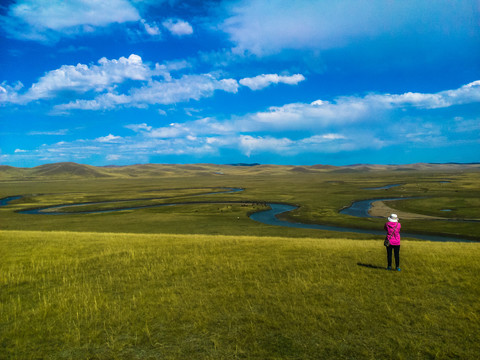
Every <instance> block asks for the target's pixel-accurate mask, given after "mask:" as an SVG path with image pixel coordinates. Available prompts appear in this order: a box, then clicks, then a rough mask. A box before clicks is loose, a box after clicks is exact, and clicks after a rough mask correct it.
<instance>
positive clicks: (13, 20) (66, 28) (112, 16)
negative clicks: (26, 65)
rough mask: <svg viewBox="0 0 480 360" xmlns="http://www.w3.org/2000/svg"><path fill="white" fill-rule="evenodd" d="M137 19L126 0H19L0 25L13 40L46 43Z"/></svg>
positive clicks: (137, 16)
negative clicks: (60, 37)
mask: <svg viewBox="0 0 480 360" xmlns="http://www.w3.org/2000/svg"><path fill="white" fill-rule="evenodd" d="M138 20H140V15H139V13H138V11H137V9H136V8H135V7H134V6H133V5H132V4H131V3H130V2H129V1H128V0H106V1H96V0H75V1H60V0H19V1H17V2H16V3H14V4H12V5H11V6H10V8H9V9H8V17H4V18H3V19H2V23H3V27H4V29H5V30H6V31H7V33H8V34H9V35H10V36H12V37H15V38H19V39H26V40H39V41H49V40H54V39H56V38H58V37H59V36H62V35H74V34H81V33H88V32H91V31H93V30H94V29H95V28H97V27H105V26H108V25H110V24H112V23H125V22H130V21H138Z"/></svg>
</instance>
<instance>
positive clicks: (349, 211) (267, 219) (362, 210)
mask: <svg viewBox="0 0 480 360" xmlns="http://www.w3.org/2000/svg"><path fill="white" fill-rule="evenodd" d="M399 185H401V184H394V185H387V186H388V187H381V188H371V189H372V190H377V189H385V188H389V187H393V186H399ZM239 191H243V189H239V188H225V189H224V190H223V191H217V192H210V193H203V194H198V195H193V196H202V195H213V194H225V193H234V192H239ZM20 198H22V196H11V197H7V198H3V199H0V206H7V205H8V204H9V203H10V202H12V201H14V200H18V199H20ZM154 199H156V200H158V199H159V198H150V199H134V200H117V201H115V200H114V201H103V202H88V203H77V204H63V205H54V206H47V207H42V208H36V209H28V210H20V211H18V213H20V214H29V215H74V214H92V213H97V214H98V213H108V212H115V211H125V210H136V209H145V208H152V207H160V206H175V205H189V204H199V203H203V204H209V203H210V204H211V203H222V204H227V203H230V204H234V203H246V202H245V201H236V202H235V201H223V202H201V201H199V202H178V203H169V204H154V205H142V206H134V207H128V206H126V207H122V208H116V209H106V210H92V211H81V210H80V211H76V212H64V211H59V210H60V209H65V208H67V207H81V206H86V205H98V204H106V203H119V202H128V201H138V200H154ZM405 199H407V198H386V199H370V200H361V201H357V202H354V203H353V204H352V205H351V206H350V207H348V208H346V209H343V210H341V211H340V213H341V214H344V215H351V216H356V217H372V216H371V215H370V214H369V213H368V211H369V209H370V207H371V206H372V203H373V202H375V201H381V200H405ZM267 205H268V206H269V207H270V209H269V210H263V211H258V212H256V213H253V214H252V215H250V219H251V220H254V221H257V222H260V223H263V224H267V225H274V226H284V227H293V228H301V229H318V230H328V231H338V232H351V233H352V232H353V233H360V234H371V235H385V231H383V229H379V230H367V229H356V228H348V227H340V226H330V225H320V224H305V223H298V222H290V221H285V220H280V219H279V218H278V215H280V214H283V213H285V212H289V211H292V210H295V209H297V208H298V207H297V206H293V205H288V204H281V203H267ZM402 235H403V236H404V237H409V238H416V239H421V240H429V241H443V242H475V241H473V240H467V239H462V238H455V237H448V236H436V235H423V234H411V233H404V232H402Z"/></svg>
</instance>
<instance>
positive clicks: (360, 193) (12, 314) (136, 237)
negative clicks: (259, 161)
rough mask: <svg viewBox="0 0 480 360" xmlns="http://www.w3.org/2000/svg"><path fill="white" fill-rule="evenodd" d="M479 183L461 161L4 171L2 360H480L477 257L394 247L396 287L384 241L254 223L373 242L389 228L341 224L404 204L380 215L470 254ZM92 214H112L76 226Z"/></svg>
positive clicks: (441, 247)
mask: <svg viewBox="0 0 480 360" xmlns="http://www.w3.org/2000/svg"><path fill="white" fill-rule="evenodd" d="M479 175H480V168H479V166H478V165H456V164H450V165H430V164H417V165H411V166H400V167H393V166H391V167H387V166H386V167H381V166H352V167H339V168H336V167H328V166H304V167H298V166H266V165H260V166H227V165H224V166H220V165H208V164H198V165H139V166H133V167H118V168H96V167H90V166H84V165H78V164H71V163H67V164H65V163H64V164H51V165H45V166H42V167H38V168H33V169H17V168H8V167H2V168H1V169H0V199H1V198H6V197H10V196H21V197H19V198H17V199H16V200H13V201H11V202H9V203H8V204H7V205H5V206H2V207H0V218H1V223H0V253H1V254H2V261H1V262H0V288H1V292H0V329H1V331H0V350H1V351H0V359H3V358H4V359H15V358H16V359H38V358H46V359H47V358H48V359H79V358H82V359H83V358H85V359H87V358H91V359H187V358H188V359H234V358H239V359H242V358H243V359H319V358H325V359H326V358H328V359H381V358H392V359H430V358H431V359H451V358H460V359H476V356H477V355H478V353H479V352H480V346H479V343H480V336H479V334H480V319H479V316H478V314H479V313H480V302H479V301H478V299H479V296H480V285H479V284H478V273H479V271H480V264H479V262H478V258H479V255H480V244H479V243H478V242H476V241H473V242H470V243H449V242H430V241H416V240H413V239H408V238H405V239H404V240H403V242H402V252H401V254H402V271H401V272H393V271H386V270H385V254H384V252H385V250H384V248H383V246H382V237H381V236H375V235H368V234H358V233H354V232H345V233H339V232H331V231H324V230H312V229H295V228H285V227H280V226H271V225H265V224H262V223H257V222H255V221H253V220H251V219H250V218H249V217H248V216H249V214H251V213H252V212H255V211H259V210H263V209H266V207H267V206H266V204H267V203H269V202H277V203H286V204H293V205H297V206H299V208H298V209H297V210H294V211H292V212H290V213H286V214H284V215H282V217H283V218H284V219H286V220H289V221H294V222H303V223H318V224H327V225H335V226H345V227H349V228H359V229H362V228H363V229H381V228H382V227H383V223H384V221H385V220H384V218H357V217H353V216H346V215H341V214H339V210H341V209H342V208H344V207H346V206H349V205H350V204H351V203H352V202H353V201H356V200H363V199H370V198H376V199H381V198H395V197H414V198H415V199H409V200H400V201H393V202H389V203H388V206H389V207H391V208H392V209H395V210H399V211H403V212H406V213H417V214H424V215H429V216H432V217H435V218H439V217H440V218H442V220H438V219H428V218H427V219H405V220H402V226H403V228H404V229H407V230H408V232H410V233H423V234H437V235H446V236H456V237H461V238H465V239H471V240H478V239H479V236H478V234H479V233H480V231H479V230H480V229H479V224H480V223H479V222H477V221H472V220H476V219H478V217H479V214H480V200H479V198H480V196H479V195H480V176H479ZM389 184H397V185H398V186H395V187H391V188H387V189H379V190H371V189H372V188H381V187H384V186H385V185H389ZM226 188H236V189H243V191H237V192H226V191H225V189H226ZM80 203H81V204H84V205H79V206H76V207H72V208H69V207H63V208H60V209H57V210H55V211H60V212H64V213H65V214H62V215H46V214H42V215H40V214H30V215H29V214H22V213H20V211H21V210H25V209H34V208H45V207H50V206H56V205H64V206H66V205H71V204H80ZM85 203H88V205H87V204H85ZM160 204H178V205H172V206H157V205H160ZM126 206H129V207H130V208H132V207H140V208H138V209H130V210H122V209H124V208H125V207H126ZM95 210H115V211H111V212H102V213H78V211H95ZM447 210H448V211H447ZM52 211H53V210H52ZM386 215H388V214H385V216H386ZM463 220H469V221H463ZM407 230H405V231H407Z"/></svg>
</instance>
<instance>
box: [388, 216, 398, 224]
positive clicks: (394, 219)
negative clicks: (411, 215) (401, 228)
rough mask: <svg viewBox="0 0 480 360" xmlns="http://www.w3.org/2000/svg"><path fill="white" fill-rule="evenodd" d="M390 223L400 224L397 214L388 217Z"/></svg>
mask: <svg viewBox="0 0 480 360" xmlns="http://www.w3.org/2000/svg"><path fill="white" fill-rule="evenodd" d="M388 221H390V222H398V216H397V214H392V215H390V216H389V217H388Z"/></svg>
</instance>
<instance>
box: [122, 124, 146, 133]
mask: <svg viewBox="0 0 480 360" xmlns="http://www.w3.org/2000/svg"><path fill="white" fill-rule="evenodd" d="M125 127H126V128H127V129H130V130H133V131H135V132H140V131H150V130H152V127H151V126H148V125H147V124H146V123H142V124H131V125H125Z"/></svg>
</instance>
